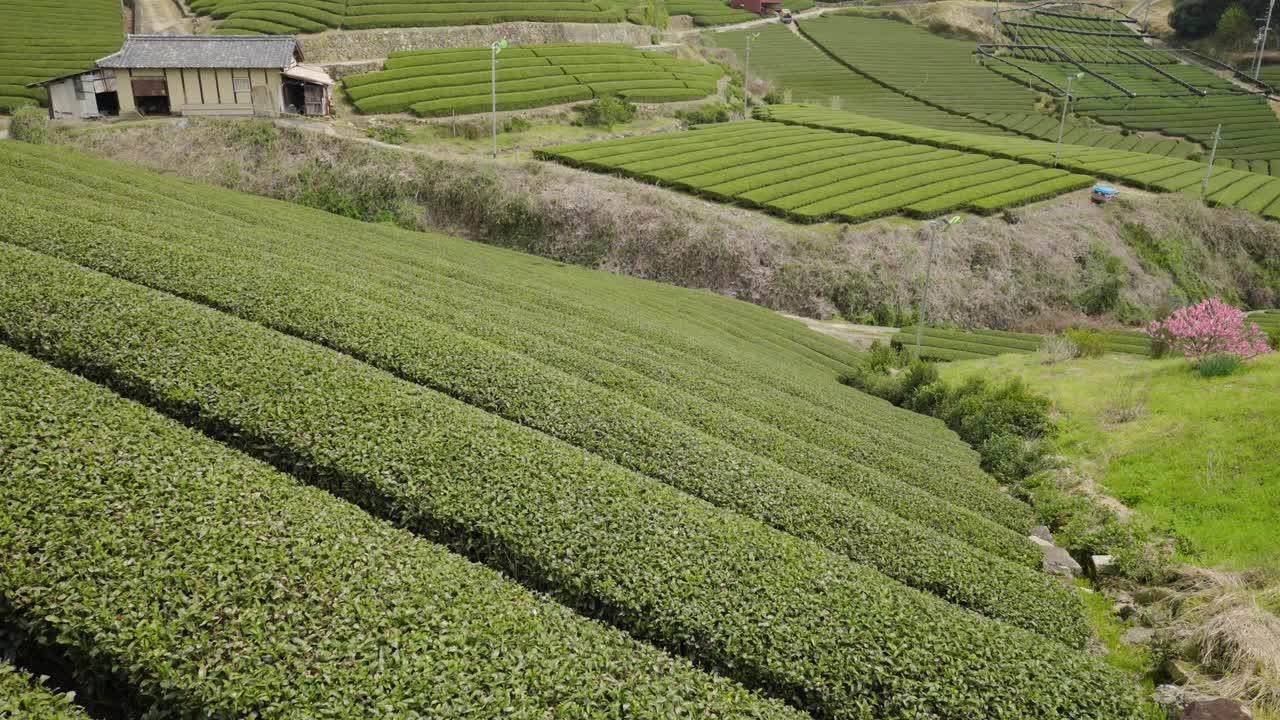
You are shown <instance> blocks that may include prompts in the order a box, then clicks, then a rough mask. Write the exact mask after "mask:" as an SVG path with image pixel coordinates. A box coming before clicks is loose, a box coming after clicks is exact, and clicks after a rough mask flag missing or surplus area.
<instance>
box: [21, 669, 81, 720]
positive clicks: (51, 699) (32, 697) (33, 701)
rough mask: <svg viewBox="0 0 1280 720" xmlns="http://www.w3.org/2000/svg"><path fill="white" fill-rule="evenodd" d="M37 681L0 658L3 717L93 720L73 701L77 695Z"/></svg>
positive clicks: (42, 681)
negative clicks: (56, 690) (55, 689)
mask: <svg viewBox="0 0 1280 720" xmlns="http://www.w3.org/2000/svg"><path fill="white" fill-rule="evenodd" d="M46 680H47V678H41V677H36V676H34V675H30V674H28V673H26V672H23V671H22V670H20V669H18V668H16V667H14V666H13V665H10V664H9V663H8V662H7V661H5V660H4V658H0V716H3V717H7V718H14V720H21V719H22V718H31V720H89V716H88V715H87V714H86V713H85V712H84V710H82V709H81V708H80V707H79V706H77V705H76V704H75V703H74V702H73V701H72V700H73V697H74V693H65V692H55V691H54V690H53V689H52V688H50V687H49V686H47V685H46V684H45V681H46Z"/></svg>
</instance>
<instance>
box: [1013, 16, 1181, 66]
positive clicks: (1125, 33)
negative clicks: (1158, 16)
mask: <svg viewBox="0 0 1280 720" xmlns="http://www.w3.org/2000/svg"><path fill="white" fill-rule="evenodd" d="M1102 12H1105V11H1101V10H1099V13H1102ZM1001 17H1002V22H1001V23H1000V29H1001V31H1002V32H1003V33H1004V34H1005V35H1006V36H1008V38H1009V39H1010V41H1012V42H1013V43H1017V44H1020V45H1048V46H1052V47H1054V48H1057V49H1058V50H1061V51H1063V52H1064V53H1066V54H1067V56H1069V57H1070V58H1072V59H1074V60H1077V61H1079V62H1084V63H1133V62H1137V61H1144V62H1149V63H1153V64H1165V63H1176V62H1177V60H1176V59H1175V58H1173V57H1172V56H1170V55H1169V54H1168V53H1162V52H1159V51H1157V50H1152V49H1151V46H1150V45H1148V44H1147V43H1146V42H1145V41H1144V40H1143V36H1142V35H1140V34H1139V32H1138V28H1137V23H1136V21H1134V20H1133V19H1132V18H1127V17H1126V16H1123V15H1120V14H1119V13H1110V12H1107V13H1106V14H1105V15H1104V14H1097V15H1075V14H1071V13H1062V12H1055V11H1043V10H1029V11H1028V10H1013V11H1006V12H1004V13H1002V14H1001ZM1013 54H1014V55H1016V56H1018V57H1025V58H1031V59H1036V60H1048V61H1054V60H1058V59H1059V57H1060V56H1058V55H1057V54H1056V53H1053V52H1050V51H1048V50H1044V49H1038V48H1020V49H1017V50H1014V51H1013Z"/></svg>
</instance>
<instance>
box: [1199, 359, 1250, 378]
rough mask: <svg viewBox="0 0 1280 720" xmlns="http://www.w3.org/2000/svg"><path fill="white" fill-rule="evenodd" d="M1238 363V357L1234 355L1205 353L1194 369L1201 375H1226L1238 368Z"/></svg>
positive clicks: (1239, 362) (1239, 363)
mask: <svg viewBox="0 0 1280 720" xmlns="http://www.w3.org/2000/svg"><path fill="white" fill-rule="evenodd" d="M1240 365H1241V361H1240V358H1239V357H1238V356H1236V355H1226V354H1219V355H1207V356H1205V357H1204V359H1202V360H1201V361H1200V362H1199V363H1198V364H1197V365H1196V370H1198V371H1199V372H1200V376H1201V377H1226V376H1227V375H1231V374H1234V373H1235V372H1236V371H1237V370H1239V369H1240Z"/></svg>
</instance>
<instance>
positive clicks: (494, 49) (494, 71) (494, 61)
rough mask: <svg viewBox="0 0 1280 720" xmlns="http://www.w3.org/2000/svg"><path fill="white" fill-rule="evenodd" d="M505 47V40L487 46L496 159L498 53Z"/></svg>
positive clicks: (495, 158)
mask: <svg viewBox="0 0 1280 720" xmlns="http://www.w3.org/2000/svg"><path fill="white" fill-rule="evenodd" d="M505 47H507V41H506V40H497V41H495V42H494V43H493V44H492V45H490V46H489V74H490V75H489V77H490V83H489V88H490V91H491V92H492V94H493V114H492V120H493V159H494V160H497V159H498V53H500V52H502V50H503V49H504V48H505Z"/></svg>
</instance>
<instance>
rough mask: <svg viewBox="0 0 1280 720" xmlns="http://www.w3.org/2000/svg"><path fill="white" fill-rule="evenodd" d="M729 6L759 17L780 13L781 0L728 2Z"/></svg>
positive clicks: (737, 0) (735, 0)
mask: <svg viewBox="0 0 1280 720" xmlns="http://www.w3.org/2000/svg"><path fill="white" fill-rule="evenodd" d="M729 5H730V6H731V7H735V8H738V9H740V10H750V11H751V12H753V13H760V14H761V15H764V14H765V13H777V12H781V11H782V0H730V2H729Z"/></svg>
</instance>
